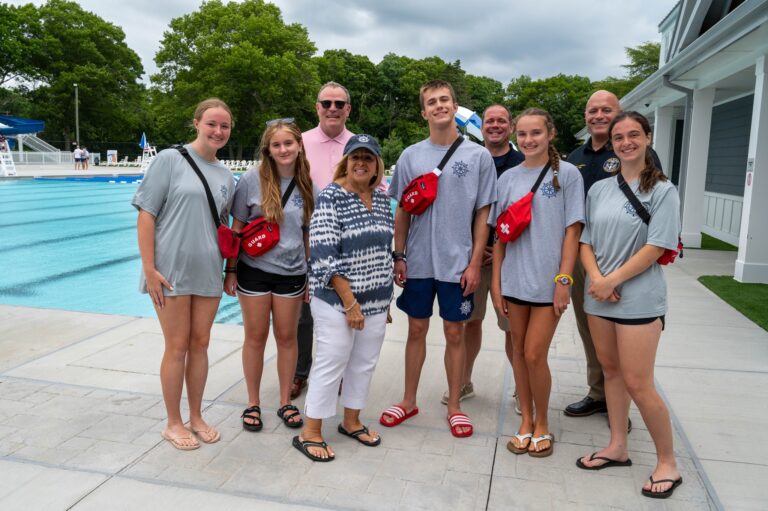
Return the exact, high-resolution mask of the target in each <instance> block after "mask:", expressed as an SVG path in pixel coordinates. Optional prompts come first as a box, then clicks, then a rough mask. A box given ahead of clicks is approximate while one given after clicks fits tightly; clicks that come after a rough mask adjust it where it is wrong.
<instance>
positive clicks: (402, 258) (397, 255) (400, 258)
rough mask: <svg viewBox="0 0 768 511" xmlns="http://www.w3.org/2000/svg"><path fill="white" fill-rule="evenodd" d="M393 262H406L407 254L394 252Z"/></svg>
mask: <svg viewBox="0 0 768 511" xmlns="http://www.w3.org/2000/svg"><path fill="white" fill-rule="evenodd" d="M392 260H393V261H405V252H397V251H395V250H393V251H392Z"/></svg>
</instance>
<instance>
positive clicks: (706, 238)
mask: <svg viewBox="0 0 768 511" xmlns="http://www.w3.org/2000/svg"><path fill="white" fill-rule="evenodd" d="M687 249H688V247H686V250H687ZM692 250H696V249H692ZM701 250H727V251H728V252H736V251H737V250H739V247H737V246H735V245H731V244H730V243H726V242H724V241H720V240H719V239H717V238H713V237H712V236H710V235H709V234H704V233H703V232H702V233H701Z"/></svg>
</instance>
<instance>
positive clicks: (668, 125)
mask: <svg viewBox="0 0 768 511" xmlns="http://www.w3.org/2000/svg"><path fill="white" fill-rule="evenodd" d="M674 113H675V107H672V106H660V107H656V112H655V114H654V117H655V118H656V122H655V123H654V126H653V149H654V150H655V151H656V154H657V155H658V156H659V160H660V161H661V168H662V169H663V170H664V173H665V174H666V175H667V176H671V175H672V151H673V148H674V146H675V145H674V144H675V120H674V118H673V114H674Z"/></svg>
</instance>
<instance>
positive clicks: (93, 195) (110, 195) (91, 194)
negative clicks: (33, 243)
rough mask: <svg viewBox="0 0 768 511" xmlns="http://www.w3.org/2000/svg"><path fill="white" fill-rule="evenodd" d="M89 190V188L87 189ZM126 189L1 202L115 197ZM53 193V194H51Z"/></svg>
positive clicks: (17, 202) (125, 194)
mask: <svg viewBox="0 0 768 511" xmlns="http://www.w3.org/2000/svg"><path fill="white" fill-rule="evenodd" d="M87 191H90V190H87ZM125 192H126V190H119V189H118V190H115V192H114V193H113V191H112V190H104V191H103V193H89V194H87V195H77V194H74V193H71V194H67V195H62V196H61V197H57V198H55V199H51V198H47V199H44V200H41V199H40V198H39V197H36V198H32V199H18V200H3V204H19V203H22V202H50V201H54V200H70V199H85V198H88V197H116V196H119V195H123V196H126V197H127V196H128V194H127V193H125ZM51 195H54V194H51Z"/></svg>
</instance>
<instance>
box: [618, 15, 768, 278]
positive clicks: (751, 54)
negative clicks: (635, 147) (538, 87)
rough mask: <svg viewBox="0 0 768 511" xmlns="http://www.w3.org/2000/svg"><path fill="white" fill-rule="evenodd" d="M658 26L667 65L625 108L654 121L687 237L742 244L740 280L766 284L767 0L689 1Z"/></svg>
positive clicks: (688, 241) (691, 241) (694, 243)
mask: <svg viewBox="0 0 768 511" xmlns="http://www.w3.org/2000/svg"><path fill="white" fill-rule="evenodd" d="M659 30H660V32H661V36H662V42H661V56H660V63H659V64H660V65H659V69H658V71H656V72H655V73H654V74H653V75H651V76H650V77H649V78H648V79H646V80H645V81H644V82H642V83H641V84H640V85H638V86H637V87H636V88H635V89H633V90H632V91H631V92H630V93H629V94H627V95H626V96H625V97H623V98H622V99H621V105H622V108H623V109H624V110H637V111H639V112H641V113H643V114H644V115H646V116H647V117H648V118H649V120H651V122H652V123H653V124H654V148H655V149H656V152H657V153H658V154H659V158H660V159H661V163H662V165H663V167H664V169H665V171H666V172H667V173H668V174H671V178H672V181H673V182H675V183H676V184H678V187H679V191H680V198H681V200H682V203H683V212H682V218H683V234H682V236H683V242H684V244H685V245H686V246H689V247H699V246H701V234H700V233H701V232H705V233H707V234H709V235H711V236H714V237H716V238H719V239H722V240H724V241H727V242H730V243H732V244H734V245H738V247H739V252H738V255H737V258H736V267H735V269H734V277H735V278H736V280H739V281H741V282H762V283H768V0H681V1H680V2H678V3H677V5H675V7H674V8H673V9H672V11H671V12H670V13H669V14H668V15H667V16H666V17H665V18H664V20H662V22H661V24H660V25H659ZM760 197H763V199H762V200H760Z"/></svg>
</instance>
